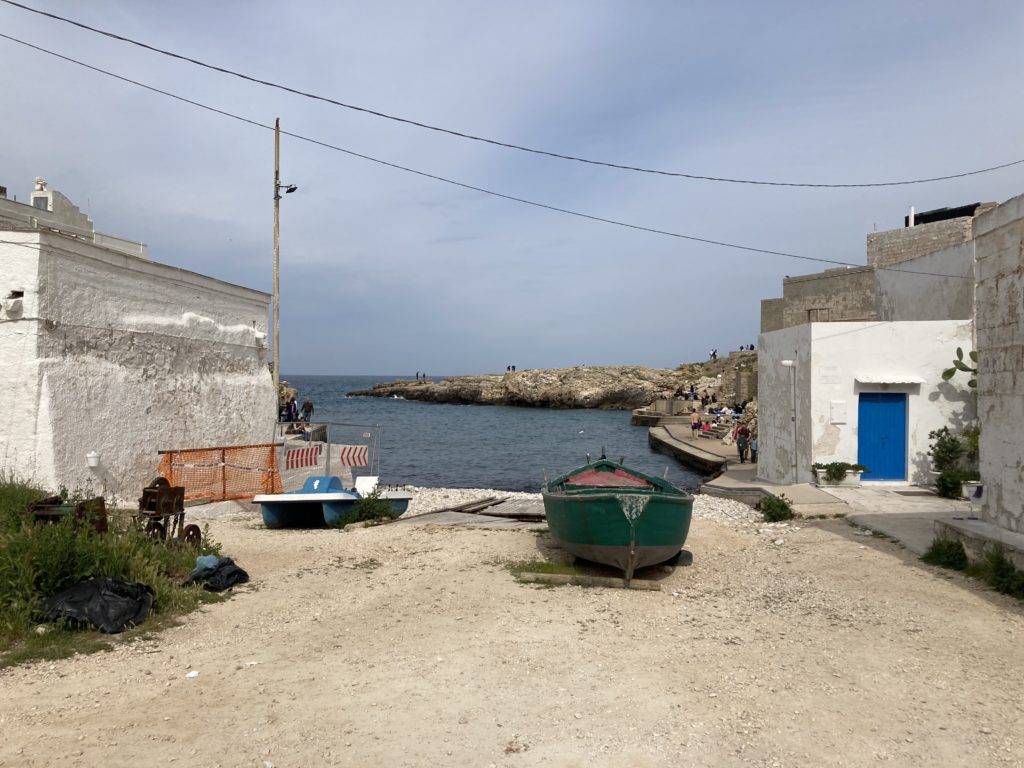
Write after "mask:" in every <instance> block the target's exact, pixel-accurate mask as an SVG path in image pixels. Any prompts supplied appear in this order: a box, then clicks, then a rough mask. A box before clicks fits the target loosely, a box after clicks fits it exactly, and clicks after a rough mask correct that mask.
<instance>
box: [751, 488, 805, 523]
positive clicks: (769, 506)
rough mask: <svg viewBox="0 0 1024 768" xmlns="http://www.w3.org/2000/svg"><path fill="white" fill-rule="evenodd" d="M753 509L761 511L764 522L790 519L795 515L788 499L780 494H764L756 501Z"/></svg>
mask: <svg viewBox="0 0 1024 768" xmlns="http://www.w3.org/2000/svg"><path fill="white" fill-rule="evenodd" d="M754 509H756V510H757V511H758V512H760V513H761V516H762V517H763V518H764V521H765V522H766V523H778V522H782V521H783V520H792V519H793V518H794V517H795V515H794V513H793V506H792V505H791V504H790V502H789V499H787V498H786V497H785V496H784V495H782V494H780V495H778V496H765V497H764V498H763V499H761V500H760V501H759V502H757V506H755V507H754Z"/></svg>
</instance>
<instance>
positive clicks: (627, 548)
mask: <svg viewBox="0 0 1024 768" xmlns="http://www.w3.org/2000/svg"><path fill="white" fill-rule="evenodd" d="M624 496H633V497H634V498H636V496H635V495H634V494H625V493H580V494H573V495H569V494H559V493H544V494H543V498H544V511H545V514H546V515H547V521H548V528H549V529H550V530H551V535H552V536H553V537H554V539H555V541H557V542H558V544H559V545H560V546H561V547H562V548H563V549H565V550H566V551H567V552H570V553H571V554H573V555H576V556H577V557H582V558H583V559H585V560H592V561H593V562H596V563H603V564H605V565H611V566H613V567H615V568H620V569H621V570H622V571H624V572H630V571H632V570H634V569H636V568H644V567H646V566H649V565H657V564H658V563H663V562H665V561H666V560H671V559H672V558H673V557H675V556H676V555H677V554H679V551H680V550H681V549H682V548H683V544H685V543H686V537H687V535H688V534H689V532H690V520H691V518H692V514H693V498H692V497H690V496H683V497H662V496H658V495H651V496H648V497H647V499H648V500H647V502H646V507H645V508H644V510H643V512H642V513H640V515H639V517H637V518H636V520H634V521H632V525H631V521H630V520H629V519H628V518H627V517H626V515H625V513H624V512H623V510H622V497H624ZM631 563H632V565H631Z"/></svg>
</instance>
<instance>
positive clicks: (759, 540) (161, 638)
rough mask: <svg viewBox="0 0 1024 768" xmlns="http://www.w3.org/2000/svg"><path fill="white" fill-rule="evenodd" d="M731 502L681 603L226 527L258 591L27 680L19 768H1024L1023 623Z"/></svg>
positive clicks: (530, 551) (468, 539)
mask: <svg viewBox="0 0 1024 768" xmlns="http://www.w3.org/2000/svg"><path fill="white" fill-rule="evenodd" d="M436 498H437V495H436V494H435V496H433V497H431V498H430V499H427V500H424V499H421V498H418V499H417V502H416V503H417V504H418V509H419V511H422V510H423V509H425V508H427V507H428V506H429V505H431V504H435V505H436ZM730 504H731V502H714V501H709V500H706V499H703V498H702V499H699V500H698V505H697V510H698V513H699V514H700V515H701V516H700V518H699V519H696V520H695V522H694V525H693V528H692V531H691V535H690V540H689V542H688V545H687V548H688V549H689V550H690V551H692V553H693V564H692V565H691V566H688V567H680V568H677V569H675V571H674V572H671V573H665V572H663V571H661V570H660V569H659V570H658V571H657V572H656V573H655V574H654V578H659V579H661V580H662V583H663V590H662V591H661V592H648V591H626V590H620V589H595V588H587V589H584V588H579V587H559V588H539V587H536V586H528V585H523V584H518V583H517V582H516V581H515V580H514V579H513V578H512V576H511V575H510V574H509V572H508V570H507V569H506V567H505V566H504V565H503V564H504V563H505V562H506V561H510V560H518V559H537V558H546V557H557V556H558V552H557V551H556V550H555V549H553V547H552V545H551V544H550V540H549V539H548V538H547V537H546V536H543V535H538V534H537V533H536V532H534V531H530V530H522V529H520V530H483V529H471V528H461V527H446V526H438V525H420V526H410V525H389V526H383V527H376V528H366V529H360V530H354V531H347V532H342V531H332V530H319V531H267V530H264V529H263V528H262V527H261V525H260V524H259V522H258V518H257V516H256V515H255V514H253V513H252V511H251V510H250V509H248V508H245V507H241V506H235V505H228V506H227V507H225V506H218V507H217V508H216V509H213V510H211V511H210V512H209V513H208V514H207V518H208V519H209V524H210V529H211V532H212V533H213V535H214V536H215V537H216V538H217V539H218V540H219V541H221V542H222V543H223V545H224V549H225V553H227V554H229V555H231V556H233V557H234V558H235V559H236V560H237V561H238V562H239V563H240V564H241V565H242V566H243V567H245V568H246V569H248V570H249V572H250V573H251V575H252V576H253V581H252V583H251V584H249V585H246V586H244V587H241V588H238V589H237V590H236V591H235V594H234V596H233V597H232V599H230V600H228V601H227V602H224V603H220V604H216V605H211V606H207V607H205V608H204V609H203V610H201V611H199V612H196V613H194V614H192V615H190V616H188V617H186V618H185V620H184V622H183V623H182V624H181V625H180V626H177V627H173V628H170V629H167V630H165V631H163V632H161V633H159V634H157V635H155V636H150V637H148V638H146V637H143V636H139V635H136V636H135V637H130V636H129V637H124V636H122V637H123V639H122V640H121V641H119V642H118V644H117V646H116V648H115V649H114V650H113V651H111V652H109V653H101V654H98V655H93V656H88V657H76V658H73V659H68V660H65V661H61V662H56V663H51V662H46V663H41V664H35V665H31V666H25V667H20V668H16V669H10V670H6V671H3V672H2V673H0V765H4V766H51V765H58V764H59V765H67V766H150V765H168V764H174V765H189V766H202V767H203V768H214V767H215V766H224V767H227V766H255V767H256V768H267V767H268V766H276V767H277V768H286V767H288V768H290V767H292V766H320V765H324V766H329V765H343V766H483V767H486V766H510V767H515V766H555V767H556V768H561V767H565V768H568V767H569V766H573V767H575V766H579V767H580V768H582V767H583V766H616V767H623V766H637V767H641V768H642V767H644V766H666V765H701V766H741V765H743V766H746V765H752V766H839V765H842V766H864V765H872V766H874V765H879V764H889V765H898V766H917V765H934V766H961V765H962V766H1021V765H1024V730H1022V728H1021V724H1022V722H1024V653H1022V652H1021V648H1022V640H1024V611H1022V608H1021V605H1020V604H1018V603H1016V602H1014V601H1011V600H1008V599H1004V598H1002V597H1000V596H998V595H995V594H993V593H991V592H987V591H984V590H981V589H979V588H978V587H977V586H976V585H974V584H973V583H972V582H970V581H968V580H966V579H964V578H961V577H960V576H958V575H952V574H948V573H946V572H941V571H938V570H935V569H932V568H929V567H927V566H924V565H922V564H920V563H918V562H917V561H916V560H914V559H913V558H912V557H911V556H909V555H908V554H906V553H905V552H904V551H903V550H902V549H901V548H899V547H898V546H896V545H894V544H892V543H889V542H887V541H883V540H879V539H876V538H872V537H871V536H870V535H867V536H865V535H863V532H858V531H856V529H854V528H852V527H850V526H849V525H847V524H846V523H844V522H842V521H837V520H832V521H817V522H802V523H799V524H797V525H785V524H782V525H774V526H765V525H764V524H759V523H756V522H754V521H753V520H752V519H751V517H750V516H749V514H748V513H747V512H746V511H745V508H742V509H739V508H733V507H730ZM702 510H703V511H702ZM129 634H131V633H129ZM191 672H197V673H198V674H197V675H193V676H192V677H189V676H188V675H189V673H191Z"/></svg>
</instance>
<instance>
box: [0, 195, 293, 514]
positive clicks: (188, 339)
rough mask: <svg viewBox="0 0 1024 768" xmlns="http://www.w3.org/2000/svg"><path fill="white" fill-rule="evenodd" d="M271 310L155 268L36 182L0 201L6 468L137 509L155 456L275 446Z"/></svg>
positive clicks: (206, 280)
mask: <svg viewBox="0 0 1024 768" xmlns="http://www.w3.org/2000/svg"><path fill="white" fill-rule="evenodd" d="M269 299H270V297H269V295H268V294H266V293H263V292H261V291H255V290H251V289H249V288H243V287H240V286H237V285H232V284H230V283H225V282H222V281H220V280H215V279H213V278H210V277H206V276H203V275H199V274H196V273H194V272H189V271H187V270H183V269H178V268H175V267H170V266H167V265H164V264H157V263H154V262H152V261H150V260H148V259H147V258H146V247H145V245H143V244H142V243H136V242H132V241H129V240H125V239H123V238H119V237H113V236H110V235H103V234H101V233H98V232H96V231H95V230H94V228H93V225H92V222H91V221H90V220H89V218H88V217H87V216H85V215H84V214H83V213H81V211H79V210H78V209H77V208H76V207H75V206H74V205H73V204H72V203H71V201H69V200H68V199H67V198H66V197H64V196H63V195H61V194H60V193H59V192H56V191H52V190H48V189H47V185H46V182H45V181H43V180H42V179H37V180H36V189H35V190H34V191H33V192H32V193H31V195H30V204H23V203H18V202H15V201H13V200H9V199H6V198H5V197H3V198H0V386H2V387H3V390H4V392H5V393H6V395H7V397H6V403H5V405H6V407H5V410H4V413H5V415H4V416H3V417H2V421H0V469H2V470H3V471H6V472H10V473H13V474H14V475H15V476H17V477H19V478H22V479H25V480H28V481H31V482H34V483H36V484H38V485H40V486H41V487H44V488H48V489H53V490H56V489H57V488H59V487H65V488H68V489H69V490H81V491H83V492H91V493H100V492H103V493H105V494H110V495H114V496H117V497H120V498H123V499H133V498H135V497H136V496H138V494H139V490H140V489H141V487H142V486H144V485H145V484H147V483H148V482H149V481H150V480H151V479H152V478H153V477H154V476H155V475H156V467H157V463H158V460H159V457H158V455H157V451H158V450H161V449H171V448H186V447H205V446H219V445H233V444H239V443H249V442H266V441H268V440H269V439H270V436H271V434H272V425H273V423H274V421H275V417H276V412H275V411H276V408H275V400H276V398H275V393H274V391H273V382H272V379H271V375H270V372H269V369H268V367H267V341H266V338H267V308H268V302H269ZM89 453H95V454H98V455H99V459H98V462H97V465H96V466H94V467H90V466H88V463H87V460H86V454H89Z"/></svg>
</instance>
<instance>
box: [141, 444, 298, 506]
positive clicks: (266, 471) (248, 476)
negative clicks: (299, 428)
mask: <svg viewBox="0 0 1024 768" xmlns="http://www.w3.org/2000/svg"><path fill="white" fill-rule="evenodd" d="M160 453H161V454H162V457H161V459H160V474H161V475H163V476H164V477H165V478H166V479H167V482H169V483H170V484H171V485H181V486H184V487H185V498H186V499H205V500H208V501H226V500H228V499H249V498H252V497H253V496H255V495H256V494H257V493H281V490H282V487H281V473H280V472H279V471H278V467H277V446H275V445H273V444H271V443H267V444H265V445H233V446H226V447H222V448H184V449H182V450H179V451H161V452H160Z"/></svg>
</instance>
